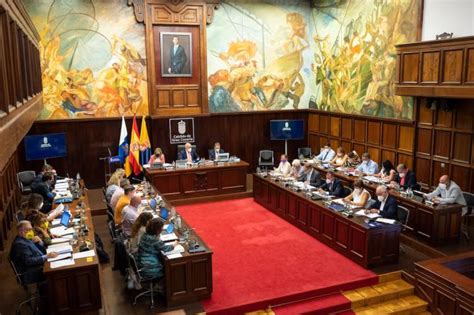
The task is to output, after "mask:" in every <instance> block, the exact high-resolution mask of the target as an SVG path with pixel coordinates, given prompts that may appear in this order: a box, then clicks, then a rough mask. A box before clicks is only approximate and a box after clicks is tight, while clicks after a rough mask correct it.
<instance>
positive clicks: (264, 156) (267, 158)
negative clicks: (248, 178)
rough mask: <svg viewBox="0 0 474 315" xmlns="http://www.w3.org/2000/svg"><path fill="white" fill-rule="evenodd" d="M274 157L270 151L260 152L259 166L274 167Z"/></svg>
mask: <svg viewBox="0 0 474 315" xmlns="http://www.w3.org/2000/svg"><path fill="white" fill-rule="evenodd" d="M274 163H275V162H274V157H273V151H272V150H260V153H259V156H258V164H259V165H274Z"/></svg>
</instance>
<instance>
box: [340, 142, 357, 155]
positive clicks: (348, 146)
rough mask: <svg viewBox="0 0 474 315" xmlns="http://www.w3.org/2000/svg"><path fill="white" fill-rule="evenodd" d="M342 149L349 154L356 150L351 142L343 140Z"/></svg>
mask: <svg viewBox="0 0 474 315" xmlns="http://www.w3.org/2000/svg"><path fill="white" fill-rule="evenodd" d="M341 147H343V148H344V150H345V151H346V153H349V152H351V151H352V150H354V148H353V146H352V142H350V141H344V140H342V141H341Z"/></svg>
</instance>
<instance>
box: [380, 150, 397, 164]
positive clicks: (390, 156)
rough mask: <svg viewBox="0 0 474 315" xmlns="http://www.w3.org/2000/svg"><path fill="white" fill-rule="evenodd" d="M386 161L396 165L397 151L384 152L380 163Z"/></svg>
mask: <svg viewBox="0 0 474 315" xmlns="http://www.w3.org/2000/svg"><path fill="white" fill-rule="evenodd" d="M385 160H389V161H391V162H392V163H395V161H396V153H395V151H390V150H382V156H381V157H380V162H383V161H385Z"/></svg>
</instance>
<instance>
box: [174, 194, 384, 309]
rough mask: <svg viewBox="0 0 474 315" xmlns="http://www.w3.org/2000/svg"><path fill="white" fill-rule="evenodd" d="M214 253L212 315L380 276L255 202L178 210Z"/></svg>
mask: <svg viewBox="0 0 474 315" xmlns="http://www.w3.org/2000/svg"><path fill="white" fill-rule="evenodd" d="M178 208H179V209H178V210H179V212H180V214H181V215H182V216H183V217H184V218H185V219H186V221H187V222H188V223H189V224H190V225H191V226H192V227H193V228H194V229H195V230H196V232H197V233H198V234H199V235H200V236H201V237H202V238H203V239H204V241H205V242H206V243H207V245H209V246H210V247H211V249H212V250H213V252H214V254H213V282H214V292H213V294H212V297H211V298H210V299H209V300H206V301H203V305H204V308H205V310H206V312H207V313H208V314H240V313H242V312H245V311H254V310H257V309H262V308H265V307H267V306H268V305H269V304H270V303H271V304H279V303H285V302H289V301H295V300H300V299H305V298H309V297H314V296H318V295H323V294H328V293H334V292H338V291H339V290H349V289H352V288H356V287H360V286H366V285H371V284H375V283H377V277H376V275H375V274H374V273H372V272H371V271H368V270H366V269H364V268H362V267H360V266H359V265H357V264H355V263H353V262H352V261H351V260H349V259H347V258H345V257H344V256H341V255H339V254H338V253H336V252H335V251H333V250H331V249H330V248H329V247H327V246H326V245H324V244H322V243H320V242H318V241H317V240H316V239H314V238H313V237H311V236H309V235H308V234H306V233H305V232H303V231H301V230H299V229H298V228H296V227H294V226H292V225H291V224H289V223H287V222H286V221H285V220H283V219H281V218H280V217H278V216H276V215H274V214H273V213H272V212H270V211H268V210H267V209H265V208H263V207H262V206H260V205H259V204H257V203H256V202H254V201H253V198H245V199H237V200H230V201H221V202H214V203H204V204H195V205H188V206H180V207H178Z"/></svg>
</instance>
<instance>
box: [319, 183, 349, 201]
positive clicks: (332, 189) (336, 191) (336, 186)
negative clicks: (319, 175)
mask: <svg viewBox="0 0 474 315" xmlns="http://www.w3.org/2000/svg"><path fill="white" fill-rule="evenodd" d="M321 188H322V189H323V190H326V191H328V192H329V195H330V196H335V197H337V198H343V197H344V186H343V185H342V182H341V181H340V180H339V179H337V178H335V179H334V182H332V183H331V184H328V183H324V184H322V185H321Z"/></svg>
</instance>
